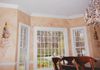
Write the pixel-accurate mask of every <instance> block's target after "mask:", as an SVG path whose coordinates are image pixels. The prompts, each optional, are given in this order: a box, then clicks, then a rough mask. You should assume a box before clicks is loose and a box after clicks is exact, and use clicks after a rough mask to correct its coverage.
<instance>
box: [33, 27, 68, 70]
mask: <svg viewBox="0 0 100 70" xmlns="http://www.w3.org/2000/svg"><path fill="white" fill-rule="evenodd" d="M38 30H45V31H63V32H64V45H65V56H69V48H68V31H67V28H61V27H38V26H36V27H34V28H33V31H34V33H33V35H34V36H33V40H34V43H33V50H34V52H33V55H34V56H33V57H34V62H33V63H34V70H37V53H36V52H37V50H36V49H37V47H35V46H37V44H36V43H37V34H36V33H37V31H38Z"/></svg>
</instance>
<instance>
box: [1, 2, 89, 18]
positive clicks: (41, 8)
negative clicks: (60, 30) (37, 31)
mask: <svg viewBox="0 0 100 70" xmlns="http://www.w3.org/2000/svg"><path fill="white" fill-rule="evenodd" d="M0 3H7V4H15V5H18V6H19V9H21V10H24V11H25V12H27V13H28V14H31V15H33V16H50V17H61V18H67V17H70V16H78V15H81V14H84V11H85V9H86V7H87V6H88V3H89V0H0Z"/></svg>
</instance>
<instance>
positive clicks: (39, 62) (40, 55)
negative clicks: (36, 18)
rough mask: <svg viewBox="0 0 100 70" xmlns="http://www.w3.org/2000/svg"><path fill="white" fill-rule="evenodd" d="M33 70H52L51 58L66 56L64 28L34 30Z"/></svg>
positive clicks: (38, 28)
mask: <svg viewBox="0 0 100 70" xmlns="http://www.w3.org/2000/svg"><path fill="white" fill-rule="evenodd" d="M34 30H35V31H34V34H35V35H34V36H35V37H34V70H52V68H53V64H52V57H53V56H64V55H68V51H66V50H68V49H67V45H68V42H67V31H66V29H65V28H52V27H48V28H47V27H35V28H34Z"/></svg>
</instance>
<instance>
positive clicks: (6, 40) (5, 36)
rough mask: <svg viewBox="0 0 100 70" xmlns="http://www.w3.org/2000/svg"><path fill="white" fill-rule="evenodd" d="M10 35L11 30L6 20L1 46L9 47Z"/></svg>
mask: <svg viewBox="0 0 100 70" xmlns="http://www.w3.org/2000/svg"><path fill="white" fill-rule="evenodd" d="M9 37H10V32H9V29H8V24H7V22H6V23H5V25H4V27H3V33H2V37H1V41H0V46H1V47H8V46H9V44H10V41H9Z"/></svg>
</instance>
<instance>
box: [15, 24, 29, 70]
mask: <svg viewBox="0 0 100 70" xmlns="http://www.w3.org/2000/svg"><path fill="white" fill-rule="evenodd" d="M29 34H30V29H29V26H28V25H26V24H22V23H20V24H19V40H18V58H17V70H29Z"/></svg>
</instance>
